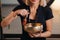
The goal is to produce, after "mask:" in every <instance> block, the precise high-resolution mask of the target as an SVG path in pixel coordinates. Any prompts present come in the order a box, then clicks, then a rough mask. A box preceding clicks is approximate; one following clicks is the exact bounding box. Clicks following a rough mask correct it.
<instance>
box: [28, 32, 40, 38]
mask: <svg viewBox="0 0 60 40" xmlns="http://www.w3.org/2000/svg"><path fill="white" fill-rule="evenodd" d="M40 35H41V34H40V33H37V34H31V33H29V36H30V37H31V38H35V37H40Z"/></svg>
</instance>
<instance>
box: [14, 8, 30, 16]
mask: <svg viewBox="0 0 60 40" xmlns="http://www.w3.org/2000/svg"><path fill="white" fill-rule="evenodd" d="M15 13H17V14H20V15H22V16H26V15H28V14H29V12H28V10H26V9H20V10H17V11H15Z"/></svg>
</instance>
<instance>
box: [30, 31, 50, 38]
mask: <svg viewBox="0 0 60 40" xmlns="http://www.w3.org/2000/svg"><path fill="white" fill-rule="evenodd" d="M29 36H30V37H31V38H37V37H49V36H51V32H50V31H46V32H44V33H37V34H31V33H29Z"/></svg>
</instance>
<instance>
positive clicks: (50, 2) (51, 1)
mask: <svg viewBox="0 0 60 40" xmlns="http://www.w3.org/2000/svg"><path fill="white" fill-rule="evenodd" d="M53 2H54V0H50V1H49V2H48V3H47V6H46V7H49V6H50V5H51V4H52V3H53Z"/></svg>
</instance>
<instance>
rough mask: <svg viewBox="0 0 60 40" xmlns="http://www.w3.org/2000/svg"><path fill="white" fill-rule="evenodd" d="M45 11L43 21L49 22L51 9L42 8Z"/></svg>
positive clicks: (51, 16)
mask: <svg viewBox="0 0 60 40" xmlns="http://www.w3.org/2000/svg"><path fill="white" fill-rule="evenodd" d="M44 11H45V13H44V14H45V20H49V19H52V18H53V13H52V9H51V8H50V7H46V8H44Z"/></svg>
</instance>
